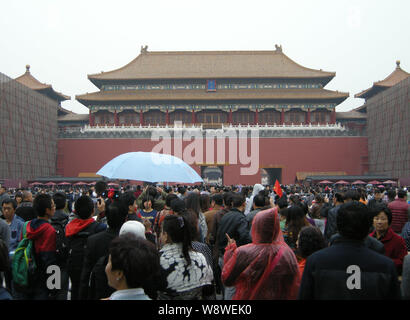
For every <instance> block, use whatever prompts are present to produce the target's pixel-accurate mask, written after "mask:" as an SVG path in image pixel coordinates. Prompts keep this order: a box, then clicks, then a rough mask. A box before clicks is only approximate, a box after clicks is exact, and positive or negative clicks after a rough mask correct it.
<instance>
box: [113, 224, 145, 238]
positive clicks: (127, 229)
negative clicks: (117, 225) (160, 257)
mask: <svg viewBox="0 0 410 320" xmlns="http://www.w3.org/2000/svg"><path fill="white" fill-rule="evenodd" d="M126 233H132V234H133V235H135V236H136V237H137V238H142V239H146V237H145V227H144V225H143V224H142V223H141V222H139V221H136V220H129V221H127V222H125V223H124V224H123V225H122V227H121V229H120V234H119V235H120V236H121V235H123V234H126Z"/></svg>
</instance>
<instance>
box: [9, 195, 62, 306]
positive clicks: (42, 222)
mask: <svg viewBox="0 0 410 320" xmlns="http://www.w3.org/2000/svg"><path fill="white" fill-rule="evenodd" d="M33 209H34V211H35V212H36V213H37V218H35V219H33V220H31V221H29V223H28V224H27V227H26V228H27V229H26V235H27V238H28V239H32V240H33V242H34V251H35V256H36V263H37V271H36V272H37V273H36V275H37V276H36V277H35V280H34V283H32V284H31V285H30V292H27V291H21V290H20V289H19V288H18V287H17V286H16V285H15V284H14V283H13V298H14V299H16V300H52V299H54V298H53V297H54V295H55V294H56V293H57V291H55V290H52V289H48V287H47V279H48V277H49V276H50V275H49V274H47V268H48V267H49V266H52V265H55V264H57V256H56V232H55V229H54V228H53V226H52V225H51V224H50V223H49V220H50V219H51V217H52V216H53V215H54V212H55V210H56V206H55V204H54V200H53V199H52V197H51V196H50V195H48V194H39V195H38V196H36V198H35V199H34V201H33ZM21 238H22V235H20V239H21Z"/></svg>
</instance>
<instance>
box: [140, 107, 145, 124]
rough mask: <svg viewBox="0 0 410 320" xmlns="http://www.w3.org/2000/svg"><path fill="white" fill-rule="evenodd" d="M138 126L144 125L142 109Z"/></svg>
mask: <svg viewBox="0 0 410 320" xmlns="http://www.w3.org/2000/svg"><path fill="white" fill-rule="evenodd" d="M140 125H142V126H143V125H144V114H143V113H142V109H141V110H140Z"/></svg>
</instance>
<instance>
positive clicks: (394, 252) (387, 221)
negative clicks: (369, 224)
mask: <svg viewBox="0 0 410 320" xmlns="http://www.w3.org/2000/svg"><path fill="white" fill-rule="evenodd" d="M372 213H373V214H372V215H373V226H374V229H375V230H374V231H373V232H372V233H370V236H371V237H374V238H376V239H377V240H379V241H381V242H382V243H383V245H384V249H385V255H386V256H388V257H389V258H391V259H392V260H393V262H394V264H395V266H396V268H397V273H398V274H399V275H400V274H401V271H402V267H403V260H404V257H405V256H406V255H407V247H406V242H405V241H404V239H403V238H402V237H400V236H399V235H398V234H396V233H395V232H394V231H393V229H392V228H391V224H392V220H393V216H392V212H391V211H390V209H389V208H388V207H387V206H386V205H383V204H381V205H376V206H375V207H374V210H373V211H372Z"/></svg>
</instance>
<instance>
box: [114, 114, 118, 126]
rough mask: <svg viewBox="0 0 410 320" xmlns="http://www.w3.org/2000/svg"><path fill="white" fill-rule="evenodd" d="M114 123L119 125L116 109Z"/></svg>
mask: <svg viewBox="0 0 410 320" xmlns="http://www.w3.org/2000/svg"><path fill="white" fill-rule="evenodd" d="M114 125H115V126H116V127H118V125H119V122H118V114H117V110H114Z"/></svg>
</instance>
